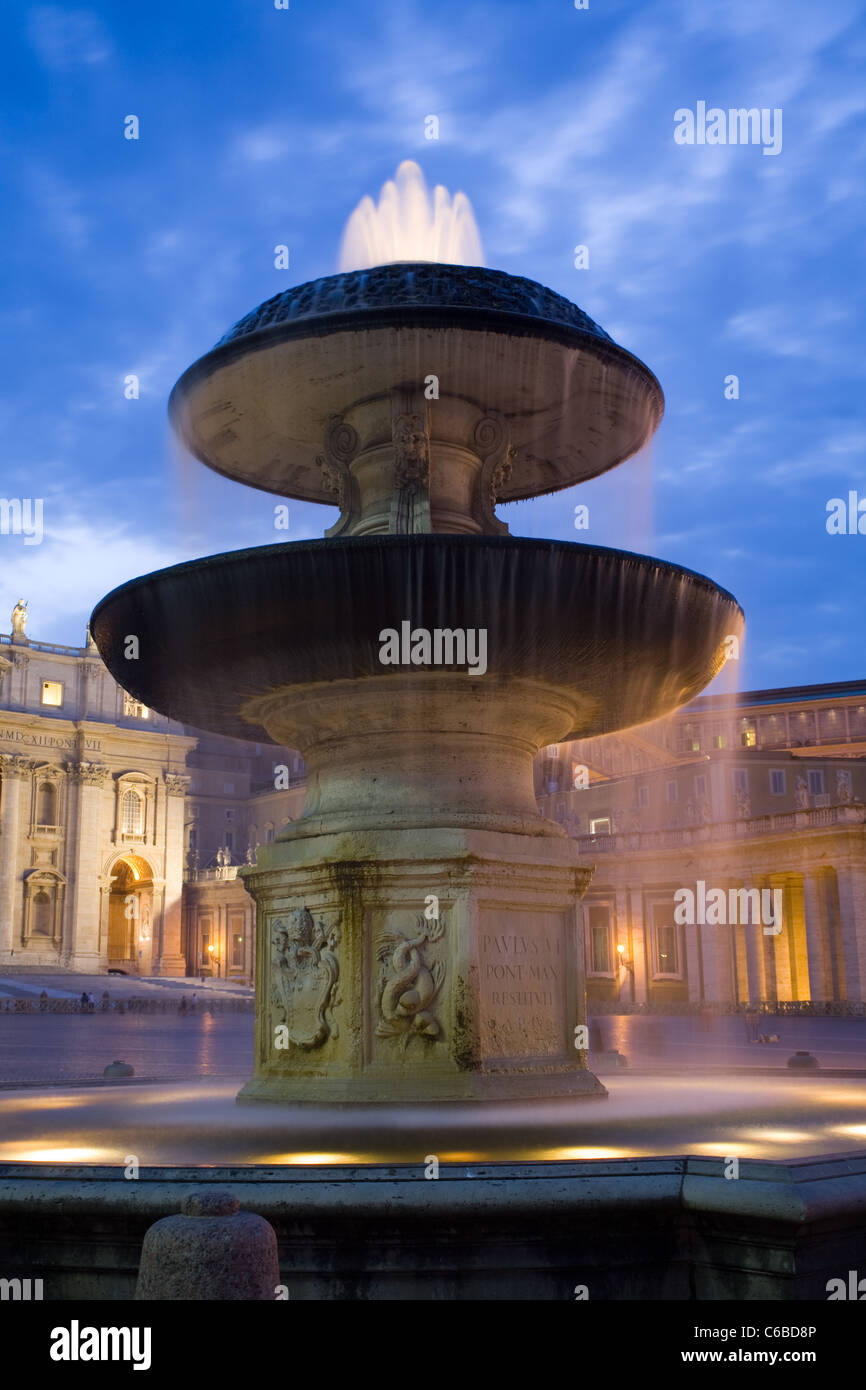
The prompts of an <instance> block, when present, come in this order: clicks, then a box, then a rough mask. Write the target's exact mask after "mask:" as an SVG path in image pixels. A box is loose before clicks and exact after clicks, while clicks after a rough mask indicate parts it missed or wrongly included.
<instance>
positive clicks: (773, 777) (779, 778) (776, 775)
mask: <svg viewBox="0 0 866 1390" xmlns="http://www.w3.org/2000/svg"><path fill="white" fill-rule="evenodd" d="M785 780H786V779H785V774H784V772H783V770H782V769H781V768H780V767H774V768H771V769H770V792H771V794H772V795H773V796H784V795H785Z"/></svg>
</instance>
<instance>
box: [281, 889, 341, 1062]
mask: <svg viewBox="0 0 866 1390" xmlns="http://www.w3.org/2000/svg"><path fill="white" fill-rule="evenodd" d="M339 944H340V928H339V925H338V924H336V923H334V925H332V926H328V925H326V924H325V923H324V922H316V921H314V920H313V915H312V913H311V912H310V910H309V908H306V907H297V908H295V909H294V911H292V912H289V913H287V914H286V915H285V916H283V917H276V918H274V920H273V921H272V923H271V1003H272V1005H273V1010H274V1012H273V1020H274V1022H275V1023H276V1024H277V1025H280V1024H283V1025H285V1027H286V1029H287V1031H288V1037H289V1040H290V1041H291V1042H292V1043H294V1044H295V1045H296V1046H297V1047H301V1048H305V1049H311V1048H314V1047H321V1046H322V1044H323V1043H324V1042H325V1041H326V1040H327V1039H328V1038H336V1037H338V1036H339V1030H338V1027H337V1023H336V1020H335V1018H334V1010H335V1008H336V1006H337V1004H338V1003H339V1002H340V998H339V982H340V963H339V960H338V959H337V948H338V946H339Z"/></svg>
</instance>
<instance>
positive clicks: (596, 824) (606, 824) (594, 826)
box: [589, 816, 610, 835]
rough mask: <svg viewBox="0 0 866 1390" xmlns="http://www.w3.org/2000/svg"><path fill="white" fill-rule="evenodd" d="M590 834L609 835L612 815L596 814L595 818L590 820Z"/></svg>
mask: <svg viewBox="0 0 866 1390" xmlns="http://www.w3.org/2000/svg"><path fill="white" fill-rule="evenodd" d="M589 833H590V835H609V834H610V816H596V818H595V820H591V821H590V822H589Z"/></svg>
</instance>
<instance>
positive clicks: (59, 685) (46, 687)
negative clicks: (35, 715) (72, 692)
mask: <svg viewBox="0 0 866 1390" xmlns="http://www.w3.org/2000/svg"><path fill="white" fill-rule="evenodd" d="M42 703H43V705H62V704H63V682H62V681H43V682H42Z"/></svg>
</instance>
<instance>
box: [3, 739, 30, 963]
mask: <svg viewBox="0 0 866 1390" xmlns="http://www.w3.org/2000/svg"><path fill="white" fill-rule="evenodd" d="M34 766H35V764H34V763H33V762H31V760H30V759H29V758H18V757H16V756H15V755H14V754H11V753H0V777H2V779H3V807H2V819H0V961H9V960H11V959H12V952H13V951H14V950H15V917H16V914H17V912H18V910H19V908H20V906H21V901H22V899H21V881H20V874H19V869H18V836H19V833H20V829H21V800H22V791H26V787H25V786H23V780H24V779H25V778H29V777H30V775H31V773H32V771H33V768H34Z"/></svg>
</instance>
